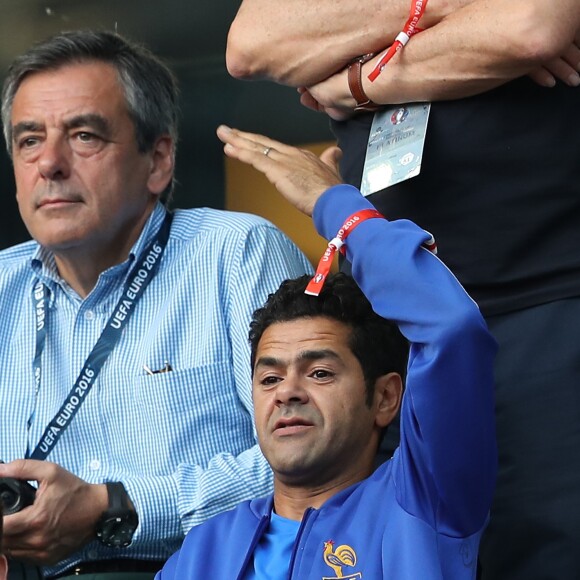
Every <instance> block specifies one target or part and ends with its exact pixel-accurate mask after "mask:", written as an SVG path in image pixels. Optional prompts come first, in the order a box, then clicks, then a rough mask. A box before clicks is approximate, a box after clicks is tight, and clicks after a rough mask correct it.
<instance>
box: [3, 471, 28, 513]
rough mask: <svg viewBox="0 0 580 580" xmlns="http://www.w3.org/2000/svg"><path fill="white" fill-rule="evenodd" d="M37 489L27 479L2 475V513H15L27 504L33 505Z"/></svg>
mask: <svg viewBox="0 0 580 580" xmlns="http://www.w3.org/2000/svg"><path fill="white" fill-rule="evenodd" d="M35 495H36V489H35V488H34V487H33V486H32V485H30V484H29V483H28V482H27V481H22V480H21V479H14V478H13V477H0V502H1V505H2V513H3V514H4V515H5V516H7V515H10V514H15V513H16V512H19V511H20V510H22V509H24V508H25V507H26V506H29V505H32V504H33V502H34V497H35Z"/></svg>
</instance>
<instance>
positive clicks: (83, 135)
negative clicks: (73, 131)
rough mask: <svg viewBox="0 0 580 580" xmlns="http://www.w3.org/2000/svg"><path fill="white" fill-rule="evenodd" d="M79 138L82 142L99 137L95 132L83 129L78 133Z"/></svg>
mask: <svg viewBox="0 0 580 580" xmlns="http://www.w3.org/2000/svg"><path fill="white" fill-rule="evenodd" d="M76 137H77V139H78V140H79V141H81V142H82V143H92V142H93V141H95V140H96V139H97V136H96V135H94V134H93V133H87V132H86V131H81V132H80V133H77V135H76Z"/></svg>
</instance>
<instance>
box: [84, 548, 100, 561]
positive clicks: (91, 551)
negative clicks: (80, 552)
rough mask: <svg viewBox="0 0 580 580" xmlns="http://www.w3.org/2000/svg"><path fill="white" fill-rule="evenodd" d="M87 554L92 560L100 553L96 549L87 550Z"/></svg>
mask: <svg viewBox="0 0 580 580" xmlns="http://www.w3.org/2000/svg"><path fill="white" fill-rule="evenodd" d="M87 556H88V557H89V558H90V559H91V560H96V559H97V558H98V557H99V553H98V552H97V551H96V550H89V551H88V552H87Z"/></svg>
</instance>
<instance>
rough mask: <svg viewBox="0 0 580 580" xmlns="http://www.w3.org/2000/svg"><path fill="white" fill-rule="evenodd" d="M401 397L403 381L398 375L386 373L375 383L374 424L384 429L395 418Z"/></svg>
mask: <svg viewBox="0 0 580 580" xmlns="http://www.w3.org/2000/svg"><path fill="white" fill-rule="evenodd" d="M402 395H403V380H402V379H401V375H400V374H399V373H388V374H386V375H382V376H380V377H379V378H378V379H377V380H376V381H375V404H376V411H377V412H376V417H375V422H376V424H377V426H378V427H380V428H381V429H384V428H385V427H386V426H387V425H389V424H390V423H391V421H392V420H393V419H394V418H395V415H396V414H397V411H398V410H399V406H400V405H401V397H402Z"/></svg>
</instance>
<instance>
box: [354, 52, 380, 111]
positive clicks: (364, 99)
mask: <svg viewBox="0 0 580 580" xmlns="http://www.w3.org/2000/svg"><path fill="white" fill-rule="evenodd" d="M373 56H374V54H373V53H369V54H363V55H362V56H358V57H357V58H355V59H354V60H353V61H352V62H351V63H350V64H349V65H348V77H347V78H348V88H349V89H350V94H351V95H352V97H353V99H354V100H355V101H356V107H355V109H354V110H355V111H376V110H377V109H380V108H381V106H382V105H378V104H377V103H374V102H373V101H371V100H370V99H369V98H368V96H367V94H366V93H365V91H364V89H363V86H362V79H361V74H362V65H363V64H364V63H365V62H367V61H369V60H370V59H371V58H373Z"/></svg>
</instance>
